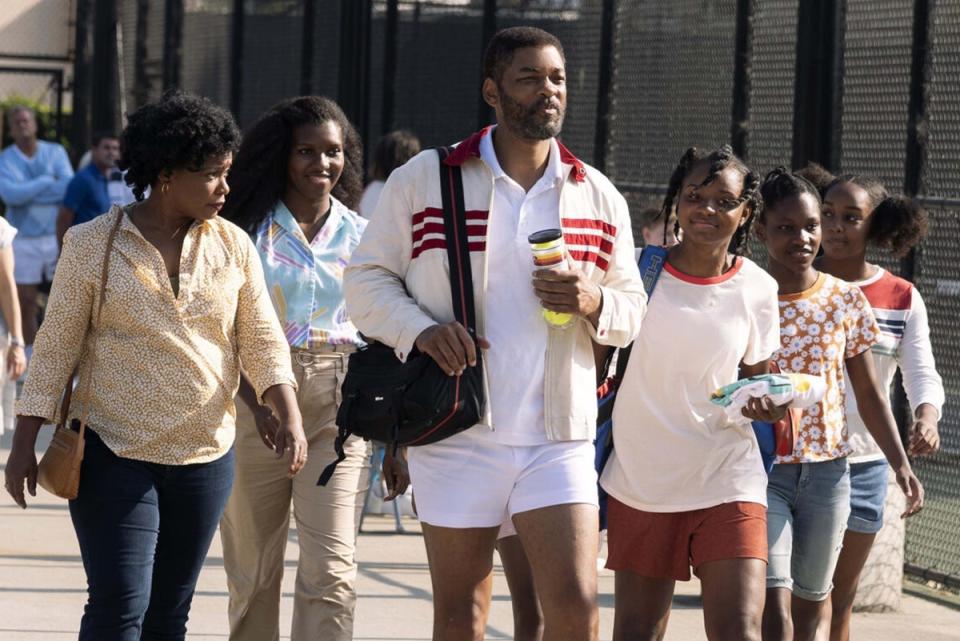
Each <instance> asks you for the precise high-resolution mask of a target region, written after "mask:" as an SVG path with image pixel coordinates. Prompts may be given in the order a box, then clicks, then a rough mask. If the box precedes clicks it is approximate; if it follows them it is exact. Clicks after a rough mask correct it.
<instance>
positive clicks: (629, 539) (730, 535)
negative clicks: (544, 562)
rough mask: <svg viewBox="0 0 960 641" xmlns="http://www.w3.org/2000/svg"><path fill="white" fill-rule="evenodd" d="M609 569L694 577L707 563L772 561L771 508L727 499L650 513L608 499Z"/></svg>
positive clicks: (664, 576) (663, 576) (685, 578)
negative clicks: (687, 509) (697, 507)
mask: <svg viewBox="0 0 960 641" xmlns="http://www.w3.org/2000/svg"><path fill="white" fill-rule="evenodd" d="M607 501H608V502H607V523H608V529H607V567H608V568H609V569H611V570H628V571H630V572H634V573H636V574H639V575H641V576H646V577H650V578H654V579H674V580H677V581H689V580H690V566H693V569H694V571H696V569H697V568H698V567H700V566H701V565H702V564H704V563H708V562H710V561H722V560H725V559H744V558H746V559H761V560H762V561H764V562H765V561H766V560H767V508H765V507H764V506H762V505H760V504H759V503H746V502H735V503H722V504H720V505H716V506H714V507H708V508H704V509H702V510H692V511H690V512H644V511H643V510H635V509H633V508H632V507H628V506H626V505H624V504H623V503H621V502H619V501H618V500H616V499H615V498H613V497H612V496H611V497H609V498H608V499H607Z"/></svg>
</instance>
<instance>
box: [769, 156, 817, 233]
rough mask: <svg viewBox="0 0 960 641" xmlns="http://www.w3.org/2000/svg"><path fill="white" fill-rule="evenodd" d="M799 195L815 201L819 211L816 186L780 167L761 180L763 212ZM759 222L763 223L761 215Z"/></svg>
mask: <svg viewBox="0 0 960 641" xmlns="http://www.w3.org/2000/svg"><path fill="white" fill-rule="evenodd" d="M801 194H810V195H811V196H813V197H814V199H815V200H816V201H817V210H818V211H819V207H820V203H821V202H822V199H821V196H820V190H819V189H817V186H816V185H814V184H813V183H812V182H810V181H809V180H807V179H806V178H804V177H803V176H801V175H800V174H798V173H796V172H792V171H790V170H789V169H787V168H786V167H784V166H782V165H781V166H779V167H776V168H775V169H773V170H771V171H770V172H769V173H768V174H767V175H766V177H765V178H764V179H763V184H762V185H760V196H761V198H763V209H764V211H767V210H770V209H772V208H773V207H775V206H776V205H777V204H779V203H780V202H782V201H784V200H786V199H787V198H791V197H793V196H799V195H801ZM760 222H761V223H762V222H764V214H763V213H761V214H760Z"/></svg>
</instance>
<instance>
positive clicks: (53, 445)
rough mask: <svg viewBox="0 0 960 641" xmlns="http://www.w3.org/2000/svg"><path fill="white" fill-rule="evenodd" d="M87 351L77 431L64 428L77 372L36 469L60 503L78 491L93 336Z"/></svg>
mask: <svg viewBox="0 0 960 641" xmlns="http://www.w3.org/2000/svg"><path fill="white" fill-rule="evenodd" d="M123 216H124V213H123V210H122V209H121V210H120V215H119V216H118V217H117V221H116V222H115V223H114V224H113V228H112V229H111V230H110V236H109V237H108V238H107V249H106V252H105V253H104V256H103V269H102V271H101V273H100V297H99V301H98V303H97V313H96V316H95V317H94V318H93V319H92V320H91V322H92V324H93V325H97V324H98V323H99V322H100V313H101V311H102V310H103V300H104V297H105V294H106V291H107V272H108V269H109V267H110V251H111V249H113V240H114V238H116V236H117V230H118V229H120V222H121V221H122V220H123ZM93 336H94V338H92V339H91V341H90V344H89V345H88V347H87V349H88V351H89V354H90V358H89V360H88V364H87V375H86V376H84V377H83V378H82V379H81V381H82V384H83V398H84V399H86V401H87V402H85V403H84V404H83V412H82V413H81V415H80V429H79V431H77V432H74V431H73V430H72V429H70V428H69V427H67V416H68V414H69V412H70V399H71V397H72V396H73V379H74V376H75V375H76V373H77V372H76V371H74V372H73V374H71V375H70V379H69V380H68V381H67V386H66V389H65V390H64V392H63V402H62V403H61V404H60V422H59V423H58V424H57V428H56V431H54V433H53V440H52V441H50V445H49V446H47V451H46V452H44V454H43V458H41V459H40V464H39V465H38V466H37V482H38V483H39V484H40V487H42V488H43V489H45V490H46V491H48V492H50V493H51V494H55V495H56V496H59V497H60V498H63V499H75V498H77V494H78V493H79V491H80V464H81V463H82V462H83V436H84V432H85V431H86V428H87V410H88V409H89V406H90V382H91V380H92V376H91V374H92V373H93V360H94V358H95V356H96V349H95V348H96V338H95V336H96V334H94V335H93Z"/></svg>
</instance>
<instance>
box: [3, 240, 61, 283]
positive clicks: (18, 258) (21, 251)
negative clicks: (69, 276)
mask: <svg viewBox="0 0 960 641" xmlns="http://www.w3.org/2000/svg"><path fill="white" fill-rule="evenodd" d="M59 256H60V247H59V246H58V245H57V237H56V236H19V235H18V236H17V237H16V238H14V239H13V280H14V281H16V283H17V285H39V284H40V283H43V282H48V283H49V282H52V281H53V272H54V270H55V269H56V268H57V258H58V257H59Z"/></svg>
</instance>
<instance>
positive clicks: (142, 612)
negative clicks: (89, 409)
mask: <svg viewBox="0 0 960 641" xmlns="http://www.w3.org/2000/svg"><path fill="white" fill-rule="evenodd" d="M232 485H233V449H232V448H231V449H230V451H229V452H228V453H227V454H226V455H225V456H222V457H221V458H219V459H217V460H216V461H211V462H210V463H198V464H194V465H159V464H156V463H145V462H143V461H135V460H133V459H128V458H122V457H119V456H117V455H116V454H114V453H113V452H111V451H110V450H109V449H108V448H107V446H106V445H104V444H103V441H101V440H100V437H99V436H97V435H96V434H95V433H93V431H91V430H89V429H88V430H87V431H86V451H85V452H84V457H83V467H82V468H81V470H80V493H79V495H78V497H77V498H76V500H73V501H70V516H71V518H72V519H73V527H74V529H75V530H76V532H77V540H78V541H79V543H80V554H81V555H82V557H83V568H84V570H85V571H86V573H87V593H88V597H87V605H86V607H85V608H84V614H83V619H82V620H81V622H80V641H94V640H95V641H146V640H150V641H154V640H157V641H160V640H162V641H168V640H169V641H174V640H176V641H182V640H183V639H184V637H185V636H186V632H187V614H188V613H189V611H190V602H191V601H192V600H193V592H194V589H195V588H196V585H197V577H198V576H199V575H200V568H201V567H202V566H203V560H204V558H205V557H206V555H207V551H208V550H209V549H210V542H211V541H212V540H213V535H214V533H215V532H216V529H217V523H218V522H219V521H220V516H221V514H222V513H223V509H224V507H225V506H226V504H227V498H228V497H229V496H230V488H231V486H232Z"/></svg>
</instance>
